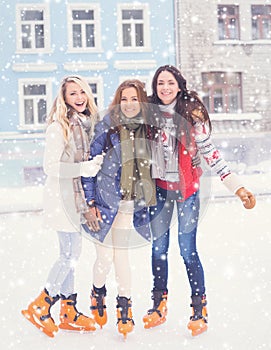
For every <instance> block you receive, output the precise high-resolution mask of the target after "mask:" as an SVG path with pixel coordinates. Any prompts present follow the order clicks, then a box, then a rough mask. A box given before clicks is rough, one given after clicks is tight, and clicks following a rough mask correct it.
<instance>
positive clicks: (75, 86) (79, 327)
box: [22, 76, 103, 337]
mask: <svg viewBox="0 0 271 350" xmlns="http://www.w3.org/2000/svg"><path fill="white" fill-rule="evenodd" d="M96 112H97V109H96V105H95V102H94V99H93V95H92V92H91V89H90V87H89V85H88V83H87V82H86V81H85V80H84V79H83V78H82V77H80V76H69V77H66V78H65V79H64V80H63V81H62V83H61V85H60V88H59V93H58V95H57V97H56V99H55V101H54V103H53V106H52V109H51V111H50V113H49V117H48V127H47V130H46V139H45V154H44V164H43V166H44V171H45V173H46V175H47V179H46V183H45V190H44V218H45V225H46V228H48V229H53V230H55V231H56V232H57V235H58V240H59V248H60V255H59V257H58V259H57V261H56V262H55V264H54V265H53V266H52V268H51V270H50V272H49V275H48V278H47V281H46V284H45V288H44V290H43V291H42V292H41V293H40V294H39V296H38V297H37V298H36V299H35V300H34V301H33V302H31V303H30V305H29V306H28V308H27V309H26V310H23V311H22V314H23V315H24V316H25V317H26V318H27V319H28V320H29V321H30V322H31V323H33V324H34V325H35V326H36V327H37V328H38V329H40V330H41V331H42V332H44V333H45V334H46V335H48V336H49V337H54V335H55V333H56V332H57V331H58V328H61V329H68V330H75V331H93V330H95V326H94V324H95V322H94V320H93V319H92V318H89V317H87V316H85V315H83V314H82V313H80V312H78V311H77V309H76V299H77V294H76V293H75V292H74V266H75V263H76V262H77V260H78V258H79V256H80V253H81V240H82V236H81V233H80V224H81V222H82V217H83V216H84V213H85V212H86V211H87V210H88V208H87V206H86V204H85V199H84V193H83V190H82V186H81V176H85V177H88V176H95V175H96V173H97V172H98V171H99V170H100V167H101V163H102V160H103V158H102V156H99V155H98V156H97V157H95V158H94V159H93V160H91V161H89V160H88V159H89V142H90V139H91V136H92V132H93V128H94V124H95V122H96V115H97V113H96ZM59 299H60V300H61V305H60V324H59V326H57V325H56V324H55V322H54V320H53V318H52V316H51V314H50V308H51V306H53V305H54V304H55V303H56V302H57V301H58V300H59Z"/></svg>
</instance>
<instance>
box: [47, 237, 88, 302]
mask: <svg viewBox="0 0 271 350" xmlns="http://www.w3.org/2000/svg"><path fill="white" fill-rule="evenodd" d="M57 234H58V239H59V250H60V252H59V258H58V259H57V261H56V262H55V264H54V265H53V267H52V268H51V270H50V272H49V276H48V278H47V283H46V289H47V290H48V293H49V294H50V296H56V295H57V294H58V293H61V294H63V295H65V297H68V296H70V295H71V294H73V293H74V273H75V271H74V270H75V265H76V263H77V261H78V259H79V257H80V254H81V249H82V235H81V233H80V232H62V231H59V232H57Z"/></svg>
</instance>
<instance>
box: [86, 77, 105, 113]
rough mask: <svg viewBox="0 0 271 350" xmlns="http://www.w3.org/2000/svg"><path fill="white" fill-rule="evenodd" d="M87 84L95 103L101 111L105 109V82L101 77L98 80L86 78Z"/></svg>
mask: <svg viewBox="0 0 271 350" xmlns="http://www.w3.org/2000/svg"><path fill="white" fill-rule="evenodd" d="M86 79H87V82H88V84H89V86H90V88H91V91H92V94H93V97H94V101H95V103H96V105H97V107H98V109H99V110H100V111H101V110H102V109H103V108H104V97H103V86H104V85H103V80H102V78H101V77H97V78H89V79H88V78H86Z"/></svg>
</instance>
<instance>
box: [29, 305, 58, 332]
mask: <svg viewBox="0 0 271 350" xmlns="http://www.w3.org/2000/svg"><path fill="white" fill-rule="evenodd" d="M22 315H23V316H24V317H25V318H26V319H27V320H28V321H29V322H31V323H32V324H33V325H34V326H35V327H37V328H38V329H39V330H40V331H41V332H43V333H44V334H46V335H47V336H48V337H50V338H54V336H55V333H56V332H57V330H56V331H55V332H50V331H49V330H48V329H46V328H45V327H44V326H43V325H42V324H40V323H38V322H36V320H35V319H34V317H33V315H32V314H30V313H29V312H28V310H22Z"/></svg>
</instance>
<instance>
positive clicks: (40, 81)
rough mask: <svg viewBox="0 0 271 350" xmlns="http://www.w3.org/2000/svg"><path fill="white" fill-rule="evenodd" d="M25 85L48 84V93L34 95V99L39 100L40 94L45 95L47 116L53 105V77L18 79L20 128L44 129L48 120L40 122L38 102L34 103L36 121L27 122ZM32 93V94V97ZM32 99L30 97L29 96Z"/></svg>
mask: <svg viewBox="0 0 271 350" xmlns="http://www.w3.org/2000/svg"><path fill="white" fill-rule="evenodd" d="M25 85H45V86H46V95H33V96H37V97H33V98H32V99H33V100H34V101H38V98H39V96H44V99H45V102H46V118H47V116H48V113H49V108H50V106H51V105H52V79H51V78H49V79H48V78H46V79H45V78H31V79H30V78H24V79H18V98H19V129H21V130H29V129H31V130H43V129H45V127H46V121H45V122H44V123H39V122H38V109H37V103H34V123H33V124H27V123H26V115H25V105H24V102H25V100H26V99H27V98H26V95H25V94H24V86H25ZM31 96H32V95H30V97H31ZM28 99H30V98H28Z"/></svg>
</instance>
